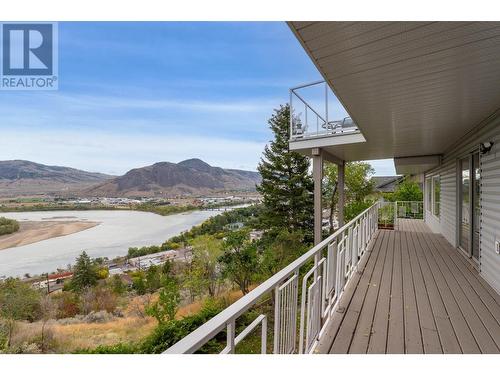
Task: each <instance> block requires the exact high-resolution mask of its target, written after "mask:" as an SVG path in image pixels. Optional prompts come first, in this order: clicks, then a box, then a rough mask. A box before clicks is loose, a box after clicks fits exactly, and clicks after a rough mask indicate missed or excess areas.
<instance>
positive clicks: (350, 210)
mask: <svg viewBox="0 0 500 375" xmlns="http://www.w3.org/2000/svg"><path fill="white" fill-rule="evenodd" d="M373 173H375V171H374V169H373V168H372V166H371V165H370V164H368V163H365V162H348V163H346V165H345V188H344V189H345V207H344V219H345V222H348V221H349V220H352V219H353V218H355V217H356V216H357V215H359V214H360V213H361V212H363V211H364V210H366V209H367V208H368V207H370V206H371V205H372V204H373V202H372V201H371V200H370V198H369V197H370V195H371V194H372V193H373V186H374V183H373V181H372V180H371V176H372V175H373ZM324 175H325V179H324V184H325V188H324V192H323V200H324V201H325V204H326V206H327V207H329V221H330V231H334V230H335V229H336V228H334V227H333V218H334V217H335V215H336V214H337V213H338V199H339V198H338V167H337V165H334V164H330V163H328V164H327V165H326V166H325V171H324Z"/></svg>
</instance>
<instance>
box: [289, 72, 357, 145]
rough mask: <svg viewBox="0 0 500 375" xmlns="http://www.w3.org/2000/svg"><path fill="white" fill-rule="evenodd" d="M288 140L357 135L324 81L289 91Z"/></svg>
mask: <svg viewBox="0 0 500 375" xmlns="http://www.w3.org/2000/svg"><path fill="white" fill-rule="evenodd" d="M290 111H291V116H290V140H292V141H296V140H302V139H306V138H313V137H324V136H334V135H342V134H346V133H354V132H359V129H358V127H357V126H356V124H355V123H354V121H353V120H352V119H351V117H349V114H348V113H347V111H346V110H345V108H344V107H343V106H342V104H341V103H340V101H339V100H338V99H337V97H336V96H335V94H334V93H333V92H332V91H331V89H330V87H329V86H328V84H327V83H326V82H325V81H318V82H313V83H309V84H306V85H302V86H297V87H294V88H291V89H290Z"/></svg>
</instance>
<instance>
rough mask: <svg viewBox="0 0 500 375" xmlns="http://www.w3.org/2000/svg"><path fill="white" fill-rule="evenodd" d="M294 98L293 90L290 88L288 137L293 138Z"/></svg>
mask: <svg viewBox="0 0 500 375" xmlns="http://www.w3.org/2000/svg"><path fill="white" fill-rule="evenodd" d="M292 98H293V90H292V89H290V108H289V110H290V136H289V137H288V139H292V138H293V104H292Z"/></svg>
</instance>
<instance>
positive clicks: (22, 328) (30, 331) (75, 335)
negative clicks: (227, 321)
mask: <svg viewBox="0 0 500 375" xmlns="http://www.w3.org/2000/svg"><path fill="white" fill-rule="evenodd" d="M241 296H242V294H241V292H240V291H238V290H232V291H228V292H225V293H222V294H221V297H222V298H223V299H225V300H226V302H227V303H232V302H234V301H236V300H237V299H239V298H240V297H241ZM156 298H157V295H152V296H150V295H146V296H137V297H134V298H132V299H131V300H130V301H128V303H127V306H126V308H125V309H124V311H123V314H124V316H123V317H121V318H116V319H115V320H112V321H109V322H104V323H83V322H82V323H76V324H61V323H58V322H57V321H55V322H49V323H48V324H47V326H46V330H47V334H48V335H50V337H51V338H52V343H53V345H52V351H54V352H57V353H71V352H74V351H75V350H77V349H86V348H89V349H91V348H95V347H97V346H100V345H106V346H108V345H116V344H119V343H122V342H123V343H131V342H138V341H140V340H142V339H144V338H145V337H146V336H148V335H149V334H150V333H151V332H152V331H153V330H154V329H155V328H156V326H157V322H156V320H155V319H154V318H151V317H149V316H146V315H145V314H144V306H145V305H146V304H147V303H148V302H151V301H154V300H155V299H156ZM202 306H203V302H202V301H195V302H194V303H190V304H186V305H184V306H182V307H181V308H180V309H179V311H178V313H177V318H178V319H180V318H182V317H185V316H189V315H192V314H195V313H197V312H199V311H200V309H201V308H202ZM41 329H42V323H41V322H35V323H19V324H18V326H17V329H16V331H15V335H14V337H13V344H16V343H17V344H20V343H23V342H33V341H34V340H36V339H37V338H39V337H40V335H41Z"/></svg>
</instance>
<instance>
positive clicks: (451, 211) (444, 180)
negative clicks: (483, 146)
mask: <svg viewBox="0 0 500 375" xmlns="http://www.w3.org/2000/svg"><path fill="white" fill-rule="evenodd" d="M488 141H493V142H494V145H493V148H492V149H491V151H490V152H489V153H487V154H486V155H480V169H481V194H480V195H481V220H480V259H479V267H480V274H481V276H482V277H483V278H484V279H485V280H486V281H487V282H488V283H489V284H490V285H491V286H492V287H493V288H494V289H495V290H496V291H497V292H500V255H498V254H496V252H495V241H497V240H498V241H500V117H499V115H498V114H497V115H495V116H494V117H492V118H490V119H489V120H488V121H485V123H484V124H482V125H481V126H479V127H477V128H476V129H474V131H472V132H470V133H469V134H468V135H467V136H466V137H464V138H463V139H462V141H461V142H459V143H457V144H456V145H455V146H454V147H452V148H451V149H450V150H448V151H447V152H445V153H444V155H443V158H442V163H441V165H440V166H439V167H437V168H435V169H433V170H431V171H428V172H427V173H426V174H425V177H429V176H434V175H440V179H441V212H440V218H439V220H437V219H436V218H435V217H434V216H433V215H432V214H431V213H430V212H429V208H428V207H427V204H426V210H425V211H426V213H425V220H426V222H427V224H428V225H429V226H430V227H431V229H432V230H433V231H435V232H438V233H441V234H442V235H443V236H444V237H445V238H446V239H447V240H448V242H450V243H451V244H452V245H453V246H455V247H457V246H458V228H457V217H458V209H457V202H458V196H457V185H458V176H459V173H458V160H459V159H460V158H462V157H464V156H467V155H468V154H470V153H472V152H474V151H475V150H478V148H479V145H480V143H482V142H488Z"/></svg>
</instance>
